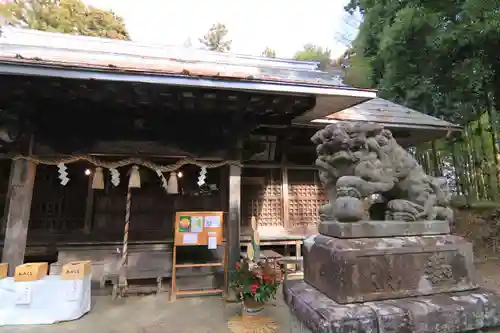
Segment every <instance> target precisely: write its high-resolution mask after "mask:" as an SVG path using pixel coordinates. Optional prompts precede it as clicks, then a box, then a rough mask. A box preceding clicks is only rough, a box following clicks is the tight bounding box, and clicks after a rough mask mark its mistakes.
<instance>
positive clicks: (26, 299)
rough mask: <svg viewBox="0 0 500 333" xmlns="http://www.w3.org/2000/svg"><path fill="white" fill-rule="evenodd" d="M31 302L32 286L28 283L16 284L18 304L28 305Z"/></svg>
mask: <svg viewBox="0 0 500 333" xmlns="http://www.w3.org/2000/svg"><path fill="white" fill-rule="evenodd" d="M30 303H31V286H30V285H29V284H27V283H17V284H16V304H18V305H26V304H30Z"/></svg>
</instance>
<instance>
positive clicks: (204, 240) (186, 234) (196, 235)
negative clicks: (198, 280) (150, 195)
mask: <svg viewBox="0 0 500 333" xmlns="http://www.w3.org/2000/svg"><path fill="white" fill-rule="evenodd" d="M223 216H224V213H223V212H213V211H197V212H185V211H178V212H176V213H175V237H174V253H173V266H172V283H171V288H172V289H171V292H170V300H171V301H174V300H175V299H176V297H177V295H201V294H214V293H222V292H223V290H222V289H208V290H178V289H177V283H176V279H177V278H176V274H177V269H179V268H190V267H191V268H192V267H216V266H221V267H224V270H226V267H225V264H224V263H225V260H223V261H220V262H207V263H186V264H180V263H178V262H177V247H179V246H204V247H207V248H208V249H210V250H215V249H217V247H218V245H221V244H222V243H223V230H224V221H223Z"/></svg>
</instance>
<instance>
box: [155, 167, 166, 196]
mask: <svg viewBox="0 0 500 333" xmlns="http://www.w3.org/2000/svg"><path fill="white" fill-rule="evenodd" d="M156 174H157V175H158V177H159V178H160V180H161V187H163V188H164V189H165V191H166V190H167V189H168V184H167V179H166V178H165V176H164V175H163V173H162V172H161V171H160V170H156Z"/></svg>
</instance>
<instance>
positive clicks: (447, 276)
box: [425, 252, 453, 285]
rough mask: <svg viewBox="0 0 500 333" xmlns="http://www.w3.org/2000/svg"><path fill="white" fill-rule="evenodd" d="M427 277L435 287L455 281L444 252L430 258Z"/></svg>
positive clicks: (426, 272) (426, 271)
mask: <svg viewBox="0 0 500 333" xmlns="http://www.w3.org/2000/svg"><path fill="white" fill-rule="evenodd" d="M425 275H426V278H427V280H428V281H429V282H431V283H432V284H433V285H437V284H443V283H447V282H450V281H451V280H452V279H453V271H452V269H451V265H449V264H448V261H447V260H446V255H445V254H444V253H443V252H436V253H434V254H432V255H431V256H430V257H429V260H428V261H427V267H426V268H425Z"/></svg>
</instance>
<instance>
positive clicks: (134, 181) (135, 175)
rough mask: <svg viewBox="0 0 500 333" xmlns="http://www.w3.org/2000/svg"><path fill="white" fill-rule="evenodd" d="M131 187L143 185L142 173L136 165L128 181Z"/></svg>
mask: <svg viewBox="0 0 500 333" xmlns="http://www.w3.org/2000/svg"><path fill="white" fill-rule="evenodd" d="M128 187H129V188H140V187H141V174H140V173H139V167H138V166H137V165H134V166H133V167H132V171H131V172H130V179H129V182H128Z"/></svg>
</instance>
